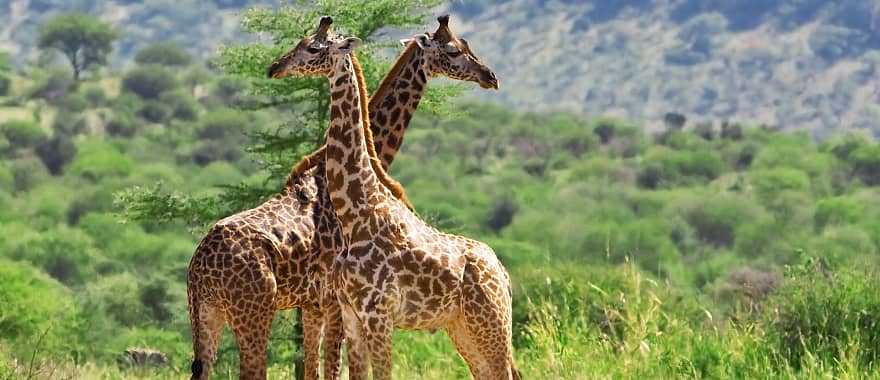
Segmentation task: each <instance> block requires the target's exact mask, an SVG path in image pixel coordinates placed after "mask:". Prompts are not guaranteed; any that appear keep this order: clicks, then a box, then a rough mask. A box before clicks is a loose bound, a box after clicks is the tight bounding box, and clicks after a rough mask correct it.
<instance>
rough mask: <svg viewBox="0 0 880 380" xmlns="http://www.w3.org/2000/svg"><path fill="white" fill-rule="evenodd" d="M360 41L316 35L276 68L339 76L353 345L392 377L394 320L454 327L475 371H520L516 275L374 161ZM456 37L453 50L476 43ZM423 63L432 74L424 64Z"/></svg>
mask: <svg viewBox="0 0 880 380" xmlns="http://www.w3.org/2000/svg"><path fill="white" fill-rule="evenodd" d="M324 20H326V18H325V19H322V21H324ZM325 22H328V23H329V22H332V21H329V20H328V21H325ZM322 25H323V22H322ZM359 42H360V40H359V39H357V38H355V37H348V38H343V37H340V36H334V37H332V38H325V39H324V40H323V41H321V40H317V41H315V40H312V39H310V38H308V37H307V38H306V39H304V40H303V41H302V42H300V44H298V45H297V46H296V47H295V48H294V49H293V50H291V51H290V52H288V53H287V54H285V55H284V56H282V57H281V58H279V59H278V60H277V61H276V62H274V63H273V64H272V67H271V68H270V70H269V73H270V76H271V77H274V78H283V77H287V76H291V75H299V76H326V77H327V78H328V80H329V82H330V93H331V99H330V100H331V101H330V126H329V127H328V129H327V133H326V143H325V146H326V148H325V152H324V156H325V157H324V160H325V162H324V165H325V167H324V170H325V172H326V180H327V188H326V191H327V192H328V193H329V197H330V200H331V202H332V204H333V209H334V210H335V213H336V216H337V220H338V222H339V224H340V226H341V229H342V235H343V242H344V247H345V250H343V251H342V252H340V254H339V255H338V256H337V257H336V260H335V262H334V264H333V273H332V276H331V279H332V281H333V283H332V285H331V288H333V289H334V291H335V292H336V295H337V298H338V300H339V304H340V307H341V309H342V315H343V323H344V327H345V334H346V338H347V339H348V340H349V343H350V350H351V351H354V352H357V353H360V354H361V355H366V356H367V360H368V361H369V364H370V365H371V366H372V372H373V377H374V378H375V379H378V380H383V379H390V377H391V367H392V364H391V347H392V346H391V343H392V342H391V334H392V332H393V330H394V328H396V327H400V328H406V329H417V330H436V329H445V330H446V331H447V333H448V334H449V335H450V337H451V338H452V341H453V343H454V344H455V346H456V349H457V350H458V352H459V354H460V355H461V356H462V357H463V358H464V360H465V361H466V362H467V363H468V366H469V367H470V371H471V374H472V375H473V377H474V378H475V379H505V380H509V379H515V378H519V374H518V372H517V371H516V369H515V366H514V361H513V345H512V342H511V340H512V339H511V335H512V332H511V290H510V279H509V276H508V274H507V271H506V270H505V269H504V267H503V265H501V262H500V261H499V260H498V258H497V256H496V255H495V253H494V251H492V249H491V248H489V247H488V246H487V245H486V244H484V243H481V242H478V241H475V240H472V239H468V238H464V237H461V236H455V235H450V234H446V233H443V232H440V231H438V230H436V229H434V228H433V227H431V226H429V225H428V224H426V223H425V222H424V221H422V220H421V219H420V218H419V217H418V216H417V215H416V214H415V213H414V212H413V211H412V210H411V209H409V208H408V207H407V205H406V204H405V203H404V202H402V201H401V200H400V199H398V198H397V197H395V196H394V193H393V192H392V190H391V189H389V188H388V185H387V183H388V181H387V180H383V178H385V177H387V173H385V171H384V169H382V167H381V166H377V165H374V164H372V163H373V162H375V161H376V157H375V150H374V147H373V142H372V131H371V129H370V128H368V127H366V126H367V124H368V122H369V117H368V107H367V95H366V88H365V85H364V81H363V74H362V72H361V69H360V64H359V63H358V61H357V58H356V57H355V56H354V54H353V51H354V49H355V48H356V47H357V45H359ZM455 45H456V44H453V46H451V47H450V49H451V48H458V49H463V48H466V46H455ZM444 49H445V47H444ZM447 64H448V65H453V64H454V63H453V62H448V63H447ZM415 71H416V73H415V75H417V76H420V77H422V76H427V74H426V73H425V70H424V69H423V68H421V67H420V68H417V69H415ZM496 83H497V82H496ZM349 372H350V377H351V378H352V379H362V378H366V375H367V373H366V372H367V371H366V367H362V366H359V367H357V368H350V370H349Z"/></svg>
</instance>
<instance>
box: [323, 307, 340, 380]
mask: <svg viewBox="0 0 880 380" xmlns="http://www.w3.org/2000/svg"><path fill="white" fill-rule="evenodd" d="M328 293H330V292H328ZM321 314H322V317H323V318H324V337H323V342H322V344H321V347H322V348H323V351H324V379H325V380H336V379H339V368H340V366H341V364H340V362H339V359H340V357H341V351H342V341H343V340H344V338H345V334H344V332H343V326H342V309H341V308H340V307H339V302H337V300H336V295H335V294H333V293H330V294H328V295H325V297H324V300H323V301H322V302H321Z"/></svg>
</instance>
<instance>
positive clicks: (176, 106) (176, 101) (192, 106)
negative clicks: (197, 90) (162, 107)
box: [159, 91, 199, 121]
mask: <svg viewBox="0 0 880 380" xmlns="http://www.w3.org/2000/svg"><path fill="white" fill-rule="evenodd" d="M159 100H160V101H161V102H162V103H164V104H166V105H167V106H168V107H170V108H171V115H172V116H174V118H176V119H180V120H186V121H194V120H196V119H197V118H198V116H199V103H198V102H197V101H196V100H195V99H193V97H192V96H190V95H189V94H187V93H185V92H183V91H173V92H166V93H164V94H162V96H161V97H160V99H159Z"/></svg>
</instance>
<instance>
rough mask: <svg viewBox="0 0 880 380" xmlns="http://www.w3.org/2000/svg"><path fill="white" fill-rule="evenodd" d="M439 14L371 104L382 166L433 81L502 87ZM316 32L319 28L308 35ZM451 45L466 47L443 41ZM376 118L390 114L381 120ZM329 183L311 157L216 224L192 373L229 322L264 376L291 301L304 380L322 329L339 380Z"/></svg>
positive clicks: (195, 275)
mask: <svg viewBox="0 0 880 380" xmlns="http://www.w3.org/2000/svg"><path fill="white" fill-rule="evenodd" d="M438 20H440V27H439V28H438V29H437V31H436V32H434V33H425V34H422V35H418V36H416V37H414V38H413V39H412V40H411V41H409V42H408V43H407V44H406V49H405V50H404V52H403V53H402V54H401V55H400V57H399V58H398V60H397V62H396V63H395V65H394V66H393V67H392V69H391V71H390V72H389V73H388V74H387V75H386V77H385V79H384V80H383V81H382V84H381V85H380V87H379V90H378V91H377V94H385V96H384V97H383V98H381V101H380V98H378V97H377V98H374V99H372V100H371V102H370V109H371V110H375V111H376V112H375V113H374V114H373V115H371V116H372V120H373V122H372V123H371V127H372V129H373V131H374V132H375V133H376V134H377V138H376V142H375V149H376V150H377V151H379V152H385V153H386V154H383V155H382V157H381V158H382V160H381V165H382V166H383V167H386V168H387V167H388V166H389V165H390V163H391V160H392V159H393V155H394V154H395V153H396V152H397V149H399V147H400V144H401V143H402V141H403V137H404V133H405V131H406V128H407V126H408V124H409V121H410V118H411V116H412V115H413V114H414V113H415V111H416V108H417V107H418V105H419V100H420V99H421V96H422V94H423V92H424V90H425V89H426V88H427V84H428V83H427V79H428V78H430V77H431V76H434V75H445V76H448V77H451V78H454V79H462V80H470V81H474V82H477V83H479V84H480V85H481V87H484V88H491V87H497V81H496V80H495V79H494V74H492V72H491V71H489V70H488V69H486V68H485V66H483V65H480V64H478V62H479V60H478V59H477V58H476V57H475V56H474V55H473V53H472V52H470V49H469V48H467V45H466V42H463V40H461V41H462V42H455V41H456V40H454V39H453V38H451V36H452V33H451V32H450V31H449V30H448V25H447V23H448V17H447V16H444V17H441V18H439V19H438ZM447 36H450V37H447ZM320 38H321V37H320V35H319V34H316V35H314V36H312V37H311V41H312V42H314V41H316V40H318V39H320ZM449 43H453V44H457V45H456V46H460V47H461V49H462V50H455V49H452V48H451V47H448V46H446V45H447V44H449ZM463 49H467V50H463ZM444 62H454V63H455V64H448V63H444ZM419 68H421V70H419ZM444 70H449V71H444ZM423 74H424V75H423ZM401 100H402V102H401ZM378 115H389V117H386V118H384V119H383V120H377V118H378V117H377V116H378ZM394 115H398V116H394ZM391 145H393V146H391ZM386 146H388V148H386ZM325 186H326V185H325V180H324V167H323V156H322V154H313V155H311V156H309V157H307V158H306V159H305V160H304V161H303V162H301V163H300V164H299V165H297V167H296V168H294V170H293V171H292V172H291V175H290V176H289V177H288V179H287V182H286V183H285V186H284V188H283V189H282V191H281V193H280V194H278V195H276V196H275V197H273V198H271V199H269V200H268V201H266V202H265V203H263V204H261V205H260V206H258V207H256V208H254V209H251V210H247V211H243V212H241V213H238V214H235V215H233V216H230V217H228V218H225V219H223V220H221V221H219V222H217V223H216V224H215V225H214V226H213V227H212V228H211V229H210V230H209V232H208V233H207V234H206V235H205V237H204V238H203V239H202V241H201V243H200V244H199V246H198V248H197V250H196V252H195V254H194V255H193V259H192V261H191V263H190V267H189V274H188V282H187V286H188V294H189V307H190V319H191V322H192V331H193V345H194V350H195V358H194V359H195V360H194V361H193V364H192V372H193V379H207V378H208V376H209V375H210V371H211V366H212V364H213V361H214V357H215V355H216V350H217V344H218V340H219V336H220V335H219V334H220V331H221V330H222V328H223V326H224V325H225V324H229V325H230V326H231V327H232V329H233V333H234V334H235V336H236V340H237V341H238V342H239V349H240V352H241V354H240V356H241V360H240V366H241V370H240V371H241V377H242V378H262V377H265V350H266V345H267V343H268V334H269V324H270V321H271V319H272V317H271V316H269V314H272V315H274V313H275V311H276V310H281V309H288V308H294V307H300V308H302V313H303V333H304V351H305V364H306V368H305V373H306V378H307V379H316V378H318V360H319V348H318V347H319V343H320V341H321V336H322V332H323V348H324V378H325V379H335V378H338V375H339V353H340V346H341V342H342V326H341V323H342V321H341V315H340V314H339V308H338V304H337V303H336V296H335V295H334V294H333V293H326V290H327V289H325V288H326V287H325V286H322V283H326V281H325V280H324V279H323V276H324V275H326V273H328V270H327V268H329V266H330V264H331V263H332V260H333V258H334V257H335V255H336V252H337V249H338V246H339V242H340V241H341V235H340V230H339V226H338V224H337V223H336V215H335V213H334V212H333V209H332V206H331V205H330V201H329V198H328V197H327V195H326V191H325ZM273 284H274V286H273ZM273 289H274V290H273ZM325 319H327V321H326V322H325ZM322 326H323V327H322ZM355 354H356V353H353V352H352V353H350V356H354V355H355ZM350 362H351V364H352V365H353V366H355V367H356V366H357V365H358V364H357V363H359V362H360V361H359V360H358V358H357V357H352V358H351V359H350Z"/></svg>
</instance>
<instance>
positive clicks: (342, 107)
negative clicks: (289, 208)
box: [325, 55, 388, 236]
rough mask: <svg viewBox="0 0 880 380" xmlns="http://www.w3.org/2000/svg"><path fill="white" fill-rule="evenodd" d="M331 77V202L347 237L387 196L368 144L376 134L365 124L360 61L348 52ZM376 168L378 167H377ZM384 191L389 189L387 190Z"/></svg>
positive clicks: (328, 168) (328, 157)
mask: <svg viewBox="0 0 880 380" xmlns="http://www.w3.org/2000/svg"><path fill="white" fill-rule="evenodd" d="M329 78H330V127H329V128H328V129H327V143H326V146H327V148H326V149H327V150H326V153H325V154H326V158H325V159H326V167H325V170H326V179H327V190H328V192H329V194H330V201H331V202H332V203H333V208H334V210H335V211H336V215H337V217H338V220H339V222H340V224H341V227H342V229H343V231H344V232H345V235H346V236H350V232H351V230H352V228H353V226H354V224H355V223H356V219H357V218H359V217H360V216H362V215H365V213H364V212H363V211H364V210H366V209H368V208H369V207H371V203H370V202H374V201H376V200H380V199H382V198H383V197H387V194H388V193H387V190H386V189H384V188H383V185H382V183H381V182H380V178H379V176H380V175H384V174H385V173H384V172H382V173H378V174H377V173H376V170H379V171H381V170H382V169H381V166H373V165H372V164H371V162H372V161H373V160H375V156H374V154H375V153H373V155H371V149H370V147H369V145H368V144H372V141H371V140H372V136H371V135H372V133H371V132H370V130H369V128H365V125H364V124H362V123H364V122H367V121H366V120H364V116H365V115H366V112H364V111H365V108H366V105H367V102H366V89H365V88H364V84H363V77H362V74H361V71H360V66H359V64H358V63H357V60H356V59H354V58H352V56H351V55H345V56H343V57H341V58H340V59H339V61H338V62H337V63H336V68H335V70H334V72H333V74H332V75H331V76H330V77H329ZM374 168H375V170H374ZM383 190H386V191H385V192H383Z"/></svg>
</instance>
